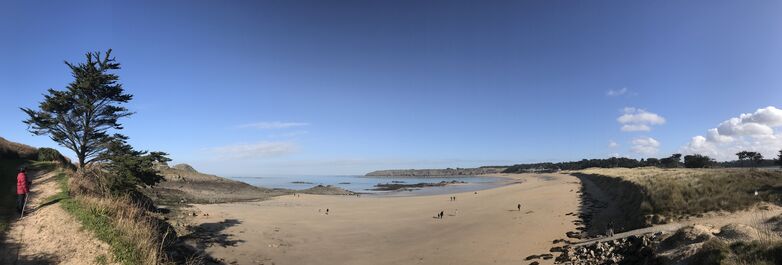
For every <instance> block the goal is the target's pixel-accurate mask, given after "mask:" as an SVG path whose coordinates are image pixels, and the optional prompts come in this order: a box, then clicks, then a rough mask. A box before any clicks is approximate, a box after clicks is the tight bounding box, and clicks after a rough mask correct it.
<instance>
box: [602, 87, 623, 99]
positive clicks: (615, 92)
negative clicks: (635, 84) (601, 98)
mask: <svg viewBox="0 0 782 265" xmlns="http://www.w3.org/2000/svg"><path fill="white" fill-rule="evenodd" d="M626 93H627V88H626V87H623V88H620V89H616V90H614V89H611V90H608V92H606V96H609V97H616V96H621V95H624V94H626Z"/></svg>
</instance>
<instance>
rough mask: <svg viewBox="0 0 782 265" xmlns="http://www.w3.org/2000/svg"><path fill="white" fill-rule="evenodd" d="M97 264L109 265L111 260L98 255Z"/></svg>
mask: <svg viewBox="0 0 782 265" xmlns="http://www.w3.org/2000/svg"><path fill="white" fill-rule="evenodd" d="M95 264H99V265H106V264H109V259H108V258H106V256H105V255H98V256H97V257H95Z"/></svg>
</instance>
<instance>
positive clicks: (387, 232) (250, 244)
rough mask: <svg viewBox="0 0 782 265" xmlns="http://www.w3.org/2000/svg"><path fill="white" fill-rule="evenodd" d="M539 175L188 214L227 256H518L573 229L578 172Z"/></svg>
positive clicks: (242, 260) (424, 260)
mask: <svg viewBox="0 0 782 265" xmlns="http://www.w3.org/2000/svg"><path fill="white" fill-rule="evenodd" d="M544 175H545V176H548V177H543V176H544ZM544 175H537V174H496V175H492V176H494V177H503V178H505V179H507V180H508V181H507V182H506V183H504V184H503V185H498V186H497V187H494V188H491V189H487V190H480V191H472V192H461V193H454V194H439V195H419V196H338V195H310V194H301V195H297V196H293V195H284V196H278V197H274V198H272V199H270V200H266V201H256V202H236V203H224V204H196V205H193V206H194V208H195V209H197V211H198V212H199V214H197V217H194V218H193V219H192V220H191V221H192V225H194V226H195V227H198V228H202V229H207V230H209V231H210V233H213V234H214V235H217V236H218V237H219V238H222V239H224V240H222V241H223V242H217V243H214V244H212V245H210V246H208V247H206V252H207V253H208V254H210V255H211V256H213V257H215V258H218V259H222V260H223V261H225V262H227V263H230V262H236V263H238V264H272V262H273V263H274V264H283V265H284V264H486V263H493V264H519V263H520V262H523V261H524V258H525V257H527V256H530V255H536V254H542V253H548V251H549V249H550V248H551V247H552V246H554V245H555V244H553V243H552V242H553V241H554V240H558V239H566V238H567V237H566V236H565V234H566V233H567V232H570V231H575V229H576V225H575V224H574V221H576V218H577V217H576V216H574V215H573V214H572V213H573V212H577V211H578V210H579V198H578V190H579V188H580V182H579V180H578V179H577V178H575V177H573V176H569V175H563V174H544ZM451 197H455V201H454V200H452V199H451ZM517 204H522V207H521V209H520V210H519V209H517ZM441 211H442V212H443V215H444V216H443V218H442V219H439V218H436V217H435V216H436V215H437V214H438V213H439V212H441ZM569 213H570V214H569ZM539 262H541V264H553V260H540V261H539Z"/></svg>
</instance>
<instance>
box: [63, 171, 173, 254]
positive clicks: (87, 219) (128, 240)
mask: <svg viewBox="0 0 782 265" xmlns="http://www.w3.org/2000/svg"><path fill="white" fill-rule="evenodd" d="M71 174H73V173H66V172H61V173H60V174H59V175H58V176H57V178H58V179H57V181H58V183H59V184H60V193H58V194H55V195H53V196H52V197H50V198H48V201H51V202H59V203H60V205H61V206H62V208H63V209H65V210H66V211H67V212H68V213H70V214H71V215H72V216H73V217H74V218H76V220H78V221H79V222H80V223H81V224H82V226H83V227H84V228H85V229H86V230H88V231H91V232H93V233H94V234H95V236H96V237H97V238H98V239H99V240H101V241H104V242H106V243H108V244H109V246H110V247H111V253H112V255H113V261H116V262H118V263H121V264H128V265H130V264H161V263H162V262H161V253H160V247H159V246H160V244H159V243H158V242H159V241H160V239H159V236H158V229H157V225H156V222H155V221H154V218H151V217H149V216H148V215H147V214H146V213H145V210H144V209H142V208H140V207H137V206H136V205H135V204H134V203H132V202H131V200H130V199H128V198H126V197H118V198H99V197H94V196H88V195H82V194H76V195H74V194H71V192H70V191H71V190H72V189H71V187H70V185H74V181H73V180H72V179H71ZM75 185H78V181H76V184H75ZM100 259H101V262H106V261H107V260H106V259H107V258H106V257H103V258H100ZM96 262H97V261H96ZM101 262H99V263H101Z"/></svg>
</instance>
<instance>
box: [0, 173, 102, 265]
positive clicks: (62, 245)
mask: <svg viewBox="0 0 782 265" xmlns="http://www.w3.org/2000/svg"><path fill="white" fill-rule="evenodd" d="M30 175H31V178H32V179H33V184H32V190H31V195H30V198H29V201H28V209H30V210H29V211H30V212H29V213H27V214H26V215H25V217H24V218H23V219H21V220H18V221H16V222H14V223H12V224H11V227H10V229H9V231H8V233H7V234H6V238H4V240H3V242H2V250H0V264H16V265H28V264H30V265H32V264H36V265H37V264H42V265H43V264H73V265H81V264H95V263H96V258H97V257H98V256H101V255H102V256H105V257H106V259H107V260H108V261H110V260H111V254H110V252H109V246H108V245H107V244H105V243H103V242H101V241H99V240H97V239H96V238H95V237H94V236H93V235H92V234H90V233H89V232H87V231H84V230H83V229H82V227H81V225H80V224H79V223H78V222H77V221H76V220H75V219H74V218H73V217H72V216H70V215H69V214H68V213H67V212H65V210H63V209H62V208H61V207H60V205H59V204H56V203H54V204H48V205H45V203H46V201H45V200H46V198H48V197H49V196H51V195H54V194H56V193H58V192H59V187H58V184H57V181H56V178H55V176H56V172H42V173H40V174H35V173H31V174H30Z"/></svg>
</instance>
